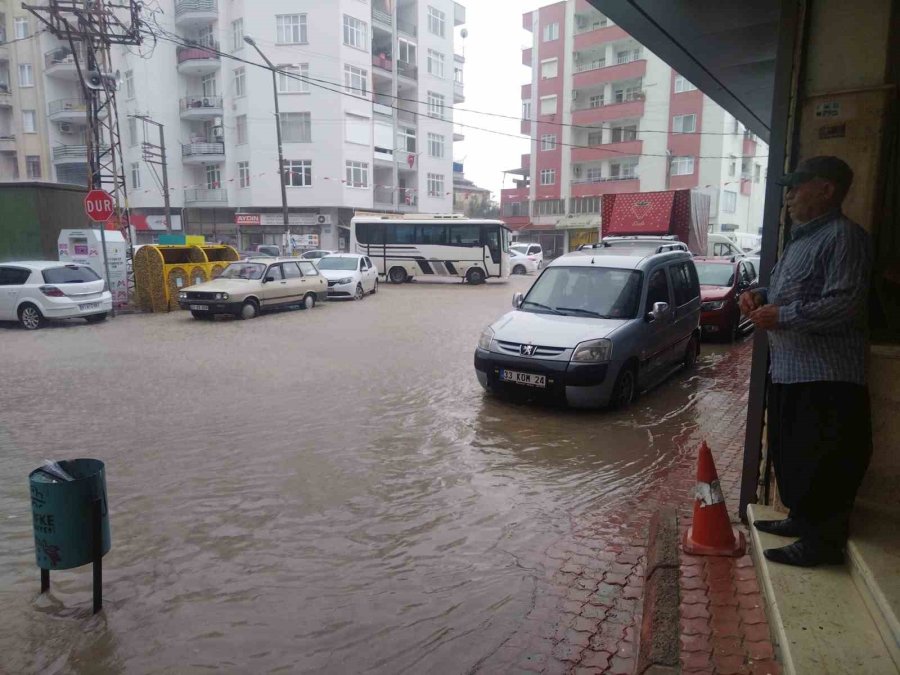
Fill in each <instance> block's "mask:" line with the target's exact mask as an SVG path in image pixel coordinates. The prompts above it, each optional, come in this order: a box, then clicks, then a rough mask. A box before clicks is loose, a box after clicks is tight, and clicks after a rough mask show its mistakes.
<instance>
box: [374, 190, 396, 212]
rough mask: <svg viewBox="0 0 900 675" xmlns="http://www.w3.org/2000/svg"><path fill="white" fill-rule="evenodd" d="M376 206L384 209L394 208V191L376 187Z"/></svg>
mask: <svg viewBox="0 0 900 675" xmlns="http://www.w3.org/2000/svg"><path fill="white" fill-rule="evenodd" d="M375 205H376V206H381V207H384V208H393V206H394V191H393V190H391V189H390V188H386V187H378V186H376V187H375Z"/></svg>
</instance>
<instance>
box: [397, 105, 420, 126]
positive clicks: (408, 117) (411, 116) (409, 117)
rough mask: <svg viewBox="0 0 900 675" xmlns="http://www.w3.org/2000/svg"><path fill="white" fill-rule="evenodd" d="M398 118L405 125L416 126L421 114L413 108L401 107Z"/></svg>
mask: <svg viewBox="0 0 900 675" xmlns="http://www.w3.org/2000/svg"><path fill="white" fill-rule="evenodd" d="M397 119H398V120H399V121H400V122H402V123H403V124H404V125H405V126H415V124H416V122H418V121H419V116H418V115H416V113H415V112H413V111H412V110H403V109H400V110H398V111H397Z"/></svg>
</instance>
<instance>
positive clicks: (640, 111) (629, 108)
mask: <svg viewBox="0 0 900 675" xmlns="http://www.w3.org/2000/svg"><path fill="white" fill-rule="evenodd" d="M643 116H644V99H643V95H642V97H641V98H640V99H635V100H632V101H624V102H622V103H610V104H608V105H601V106H597V107H594V108H582V109H580V110H573V111H572V124H575V125H578V126H591V125H593V124H600V123H603V122H612V121H613V120H622V119H639V118H641V117H643Z"/></svg>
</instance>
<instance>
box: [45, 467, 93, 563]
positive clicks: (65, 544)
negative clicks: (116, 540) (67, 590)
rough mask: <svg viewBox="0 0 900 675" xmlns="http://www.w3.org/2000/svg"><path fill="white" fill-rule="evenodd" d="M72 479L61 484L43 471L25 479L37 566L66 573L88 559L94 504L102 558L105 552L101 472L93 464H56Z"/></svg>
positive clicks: (91, 549)
mask: <svg viewBox="0 0 900 675" xmlns="http://www.w3.org/2000/svg"><path fill="white" fill-rule="evenodd" d="M58 464H59V466H60V468H61V469H62V470H63V471H65V472H66V473H67V474H68V475H69V476H71V477H72V478H73V480H71V481H65V480H61V479H59V478H57V477H56V476H54V475H53V474H52V473H49V472H47V470H46V469H44V468H40V469H35V470H34V471H32V472H31V473H30V474H29V475H28V481H29V483H30V484H31V517H32V521H33V526H34V550H35V555H36V556H37V564H38V567H40V568H41V569H45V570H67V569H71V568H73V567H80V566H81V565H86V564H87V563H89V562H92V561H93V559H94V529H93V528H94V524H93V521H92V515H93V511H92V508H93V504H94V502H95V501H96V500H98V499H99V500H100V514H101V521H102V524H101V532H102V542H103V543H102V547H101V551H102V555H106V553H108V552H109V549H110V536H109V508H108V504H107V500H106V470H105V467H104V465H103V462H101V461H100V460H99V459H69V460H63V461H60V462H58Z"/></svg>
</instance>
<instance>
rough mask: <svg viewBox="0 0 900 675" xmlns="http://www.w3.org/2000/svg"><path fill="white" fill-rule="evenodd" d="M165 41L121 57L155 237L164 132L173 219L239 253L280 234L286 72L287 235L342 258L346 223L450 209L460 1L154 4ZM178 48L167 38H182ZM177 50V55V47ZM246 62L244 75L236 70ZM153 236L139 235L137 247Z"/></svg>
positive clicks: (126, 109) (130, 140)
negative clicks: (156, 157) (150, 159)
mask: <svg viewBox="0 0 900 675" xmlns="http://www.w3.org/2000/svg"><path fill="white" fill-rule="evenodd" d="M159 5H160V7H161V8H162V10H163V14H162V15H161V18H160V24H161V27H162V28H163V30H164V31H165V32H166V35H167V36H168V37H165V38H163V39H160V40H159V41H158V42H157V44H156V46H155V48H154V49H153V50H152V52H151V50H150V49H148V48H147V47H146V46H145V47H144V48H143V49H142V50H141V53H139V52H138V50H135V49H119V50H117V51H116V53H115V58H114V63H115V67H116V68H117V69H118V70H119V71H120V72H121V83H120V88H119V92H118V107H119V115H120V127H121V129H122V138H123V145H124V146H125V147H124V163H125V168H126V176H127V181H128V191H129V204H130V206H131V208H132V211H133V213H134V214H135V217H136V218H138V219H139V221H138V222H141V221H140V219H141V218H143V219H144V220H146V222H148V223H149V224H150V227H151V228H156V227H158V226H159V225H158V223H159V222H160V220H159V218H160V214H162V196H161V194H162V193H161V189H160V186H159V185H158V184H157V182H156V179H155V177H154V175H153V172H152V170H151V167H150V166H149V165H148V164H146V163H145V162H144V161H143V160H142V148H141V144H142V143H143V142H145V141H149V142H151V143H158V142H159V141H158V132H157V131H156V130H155V129H154V128H153V127H150V126H145V125H144V124H143V123H142V122H140V121H138V120H136V119H135V118H134V117H133V115H137V114H140V115H148V116H149V117H151V118H152V119H153V120H155V121H157V122H160V123H162V124H163V125H164V132H165V140H166V147H167V152H168V158H169V161H168V168H169V186H170V195H171V202H172V207H173V212H174V213H178V214H180V215H181V216H182V218H183V223H184V229H185V231H187V232H189V233H198V234H205V235H206V236H207V238H209V239H215V240H222V241H227V242H230V243H234V244H235V245H237V246H239V247H241V248H249V247H250V246H253V245H256V244H269V243H280V242H281V237H282V235H283V234H284V230H285V228H284V225H283V216H282V209H281V186H280V185H279V179H280V178H279V175H278V154H277V142H276V126H275V116H274V100H273V98H274V93H273V82H272V73H271V71H269V70H266V69H264V68H260V67H256V66H255V65H253V64H256V63H260V64H262V63H263V61H262V59H261V58H260V56H259V54H258V53H257V52H256V50H255V49H254V48H253V47H252V46H251V45H250V44H248V43H247V42H246V41H245V40H244V38H245V36H251V37H252V39H253V40H254V41H255V43H256V45H257V46H258V47H259V49H260V50H261V51H262V52H263V53H264V54H265V55H266V56H267V57H268V58H269V59H270V60H271V61H272V62H273V63H274V64H276V65H277V66H278V68H279V70H280V71H283V72H281V73H279V74H278V75H277V78H276V86H277V90H278V101H279V107H280V115H281V131H282V136H283V148H284V159H285V167H286V171H285V175H284V177H283V180H284V182H285V185H286V192H287V203H288V206H289V211H290V213H289V222H290V230H291V233H292V234H293V235H307V237H306V239H305V241H306V242H307V243H308V244H309V245H311V246H313V245H315V246H321V247H324V248H335V249H336V248H343V247H345V246H346V240H347V237H346V235H347V232H348V227H349V223H350V218H351V217H352V216H353V214H354V212H355V211H356V210H358V209H362V210H366V211H372V210H378V211H410V212H411V211H427V212H450V211H451V210H452V203H453V171H452V156H453V140H454V139H453V123H452V104H453V103H458V102H461V101H462V100H463V94H464V92H463V87H462V71H463V60H462V59H461V57H457V56H455V55H454V50H453V45H454V29H455V27H457V26H460V25H462V24H463V23H464V22H465V9H464V7H462V6H461V5H459V4H458V3H456V2H454V1H453V0H371V1H369V0H333V1H331V2H313V1H311V0H303V1H298V0H253V1H252V2H251V0H228V2H224V1H219V0H161V1H160V2H159ZM173 36H174V38H173ZM173 39H174V41H175V42H179V43H181V44H173ZM242 60H243V61H247V62H250V63H245V62H242ZM153 236H154V233H153V232H152V231H151V232H148V233H145V234H143V235H141V234H140V233H139V237H140V238H141V240H143V241H146V240H148V239H152V238H153Z"/></svg>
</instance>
